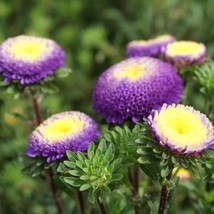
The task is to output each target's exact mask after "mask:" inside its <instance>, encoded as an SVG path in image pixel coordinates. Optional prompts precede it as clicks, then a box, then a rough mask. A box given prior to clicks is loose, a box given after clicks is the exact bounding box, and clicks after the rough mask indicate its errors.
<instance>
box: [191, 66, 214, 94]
mask: <svg viewBox="0 0 214 214" xmlns="http://www.w3.org/2000/svg"><path fill="white" fill-rule="evenodd" d="M194 75H195V78H196V80H197V82H198V83H199V85H200V87H201V88H200V91H201V92H202V93H204V94H205V95H206V94H207V93H208V94H212V93H214V63H213V62H208V63H204V64H202V65H199V66H195V69H194Z"/></svg>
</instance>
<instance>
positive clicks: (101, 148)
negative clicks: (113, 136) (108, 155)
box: [97, 139, 106, 152]
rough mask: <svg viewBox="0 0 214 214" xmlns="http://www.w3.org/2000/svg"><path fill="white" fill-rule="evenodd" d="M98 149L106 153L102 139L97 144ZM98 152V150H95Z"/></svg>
mask: <svg viewBox="0 0 214 214" xmlns="http://www.w3.org/2000/svg"><path fill="white" fill-rule="evenodd" d="M98 149H100V151H101V152H105V151H106V141H105V140H104V139H102V140H101V141H100V143H99V146H98ZM97 151H99V150H97Z"/></svg>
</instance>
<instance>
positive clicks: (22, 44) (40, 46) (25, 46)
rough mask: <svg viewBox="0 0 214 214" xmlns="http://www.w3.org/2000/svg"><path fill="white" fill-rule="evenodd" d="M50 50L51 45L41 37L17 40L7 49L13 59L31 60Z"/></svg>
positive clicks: (35, 59)
mask: <svg viewBox="0 0 214 214" xmlns="http://www.w3.org/2000/svg"><path fill="white" fill-rule="evenodd" d="M51 50H52V47H51V46H47V43H46V41H43V40H41V39H32V40H20V41H18V40H17V41H16V42H14V43H12V45H11V46H10V47H9V48H8V49H7V51H8V52H9V53H10V54H11V55H12V57H13V58H14V59H16V60H24V61H31V62H35V61H37V60H38V59H39V58H41V57H43V56H44V55H46V54H48V53H49V52H50V51H51Z"/></svg>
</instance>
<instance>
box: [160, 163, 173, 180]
mask: <svg viewBox="0 0 214 214" xmlns="http://www.w3.org/2000/svg"><path fill="white" fill-rule="evenodd" d="M172 169H173V167H171V166H169V165H166V166H165V167H164V168H162V169H161V176H162V177H163V178H165V177H166V176H167V175H168V174H169V173H170V172H171V171H172Z"/></svg>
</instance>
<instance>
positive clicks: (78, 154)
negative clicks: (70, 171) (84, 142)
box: [77, 152, 86, 163]
mask: <svg viewBox="0 0 214 214" xmlns="http://www.w3.org/2000/svg"><path fill="white" fill-rule="evenodd" d="M77 157H78V159H79V160H80V161H81V162H82V163H85V159H86V157H85V156H84V155H83V153H82V152H77Z"/></svg>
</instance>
